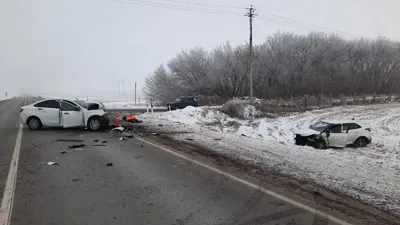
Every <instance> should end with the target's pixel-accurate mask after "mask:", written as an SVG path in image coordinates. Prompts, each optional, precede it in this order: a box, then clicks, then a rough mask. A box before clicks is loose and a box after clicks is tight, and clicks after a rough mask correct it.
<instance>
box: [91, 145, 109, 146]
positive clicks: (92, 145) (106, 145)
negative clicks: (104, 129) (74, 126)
mask: <svg viewBox="0 0 400 225" xmlns="http://www.w3.org/2000/svg"><path fill="white" fill-rule="evenodd" d="M92 146H107V145H92Z"/></svg>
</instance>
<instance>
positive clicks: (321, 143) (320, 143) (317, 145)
mask: <svg viewBox="0 0 400 225" xmlns="http://www.w3.org/2000/svg"><path fill="white" fill-rule="evenodd" d="M315 148H317V149H326V143H325V142H324V141H321V140H320V141H318V142H316V143H315Z"/></svg>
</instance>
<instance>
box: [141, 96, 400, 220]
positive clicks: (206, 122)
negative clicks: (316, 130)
mask: <svg viewBox="0 0 400 225" xmlns="http://www.w3.org/2000/svg"><path fill="white" fill-rule="evenodd" d="M399 112H400V106H399V105H398V104H384V105H369V106H347V107H345V106H344V107H336V108H330V109H324V110H316V111H311V112H305V113H299V114H296V115H291V116H284V117H278V118H274V119H266V118H261V119H254V120H238V119H233V118H230V117H228V116H227V115H225V114H223V113H221V112H219V111H218V110H216V109H207V108H193V107H187V108H185V109H183V110H177V111H171V112H165V113H155V114H142V115H140V116H138V117H139V118H140V119H141V120H143V121H144V123H146V124H147V125H150V126H154V127H158V129H164V131H169V132H173V133H175V134H172V135H173V136H172V137H173V138H175V139H178V140H184V141H185V139H186V138H192V139H194V142H196V143H197V144H199V145H203V146H207V147H209V148H210V149H212V150H214V151H218V152H220V153H222V154H226V155H229V156H231V157H234V158H237V159H241V160H245V161H247V162H251V163H256V164H258V165H262V166H264V167H265V168H267V169H273V170H276V171H279V172H281V173H284V174H287V175H289V176H292V177H294V178H296V179H300V180H310V181H313V182H316V183H318V184H319V185H322V186H324V187H325V188H328V189H331V190H333V191H336V192H340V193H343V194H346V195H348V196H351V197H354V198H356V199H359V200H361V201H363V202H366V203H369V204H372V205H374V206H376V207H378V208H381V209H384V210H387V211H390V212H391V213H394V214H397V215H400V121H399V119H400V114H399ZM351 118H356V120H357V121H359V122H361V123H363V124H364V125H366V126H369V127H371V128H372V143H371V144H370V145H369V146H368V147H366V148H360V149H353V148H344V149H326V150H318V149H314V148H312V147H306V146H296V145H294V140H293V138H294V136H293V131H294V130H296V129H298V128H305V127H308V126H309V125H310V124H312V123H314V122H316V121H318V120H320V119H351ZM158 124H163V125H164V126H162V127H159V126H158ZM188 125H190V126H188Z"/></svg>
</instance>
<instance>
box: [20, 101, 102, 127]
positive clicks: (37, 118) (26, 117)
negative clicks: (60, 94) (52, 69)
mask: <svg viewBox="0 0 400 225" xmlns="http://www.w3.org/2000/svg"><path fill="white" fill-rule="evenodd" d="M20 120H21V122H22V123H23V124H27V125H28V127H29V128H30V129H32V130H37V129H40V128H41V127H43V126H46V127H64V128H70V127H87V128H88V129H89V130H93V131H98V130H101V129H104V128H105V127H106V126H108V118H107V113H106V111H105V110H104V109H95V110H88V109H86V108H84V107H82V106H81V105H80V104H77V103H75V102H73V101H70V100H66V99H46V100H41V101H38V102H35V103H33V104H30V105H27V106H23V107H22V108H21V110H20Z"/></svg>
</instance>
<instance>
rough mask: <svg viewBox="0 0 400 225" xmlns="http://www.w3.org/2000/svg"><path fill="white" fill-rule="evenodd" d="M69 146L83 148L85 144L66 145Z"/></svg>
mask: <svg viewBox="0 0 400 225" xmlns="http://www.w3.org/2000/svg"><path fill="white" fill-rule="evenodd" d="M68 147H69V148H83V147H85V144H81V145H70V146H68Z"/></svg>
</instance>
